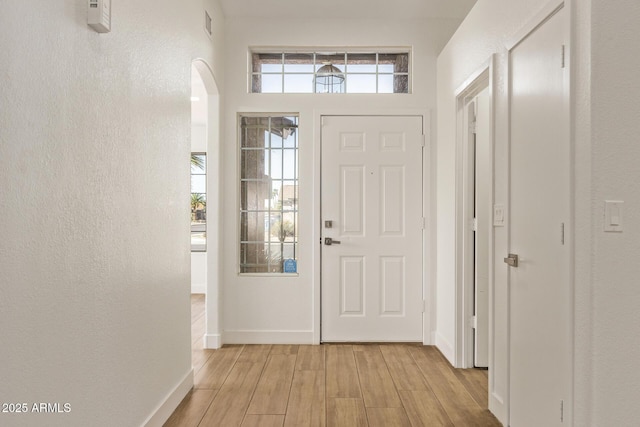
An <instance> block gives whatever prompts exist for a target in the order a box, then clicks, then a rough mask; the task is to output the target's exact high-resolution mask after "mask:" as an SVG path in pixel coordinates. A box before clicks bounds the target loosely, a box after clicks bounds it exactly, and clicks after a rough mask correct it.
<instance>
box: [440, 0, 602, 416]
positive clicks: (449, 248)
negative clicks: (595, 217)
mask: <svg viewBox="0 0 640 427" xmlns="http://www.w3.org/2000/svg"><path fill="white" fill-rule="evenodd" d="M547 3H548V2H542V3H541V2H540V1H537V0H536V1H534V0H518V1H513V0H478V2H477V3H476V5H475V6H474V8H473V9H472V11H471V13H470V14H469V15H468V16H467V18H466V19H465V21H464V22H463V23H462V25H461V26H460V28H459V29H458V31H457V32H456V34H455V35H454V36H453V37H452V39H451V40H450V41H449V43H448V44H447V46H446V47H445V48H444V49H443V52H442V54H441V55H440V56H439V57H438V121H437V123H438V145H437V147H438V148H437V149H438V160H437V161H438V165H439V169H438V178H437V179H438V184H437V186H438V191H437V204H438V237H437V239H438V250H437V257H438V263H437V265H438V272H437V285H436V286H437V295H438V301H437V302H438V318H437V337H438V339H437V340H436V344H437V345H438V346H439V347H441V348H443V349H444V351H445V354H447V356H448V357H449V359H450V361H451V362H453V357H454V356H453V355H454V354H455V346H456V335H455V326H456V318H455V303H456V287H455V283H456V271H455V242H456V234H455V193H454V192H453V191H451V190H452V188H455V179H456V176H455V165H456V105H455V101H456V91H457V90H458V89H461V85H462V84H463V83H465V81H467V79H469V78H470V77H471V76H472V75H473V74H474V73H476V72H478V71H480V70H481V69H482V68H483V67H485V66H486V65H487V64H488V63H489V61H490V60H491V58H492V56H493V55H495V56H494V61H495V62H494V65H495V66H494V74H493V78H494V82H495V87H494V93H493V95H494V96H493V100H492V102H493V117H494V125H495V127H494V129H493V132H494V165H495V173H494V180H495V185H494V203H495V204H502V205H504V206H508V135H509V128H508V50H507V46H508V45H509V43H511V42H512V39H513V38H514V37H515V36H517V35H518V33H519V31H521V29H522V28H523V27H524V26H525V25H527V24H528V23H529V21H531V20H532V19H533V18H534V17H535V16H536V14H537V13H539V12H540V11H541V10H542V9H543V8H544V7H545V6H546V4H547ZM588 3H589V2H570V1H568V2H567V7H569V8H570V10H571V13H572V17H573V22H574V25H575V30H574V38H575V40H574V43H573V44H572V46H570V48H571V49H572V51H571V52H570V55H573V56H572V60H573V61H574V63H573V64H572V66H573V70H572V72H573V84H574V85H576V87H579V88H580V89H581V90H580V92H576V93H579V95H577V97H579V98H580V100H575V105H576V106H577V107H576V108H575V109H574V113H575V116H574V121H575V123H574V133H577V135H576V136H575V137H574V138H584V137H585V136H586V137H588V121H589V104H588V102H585V99H586V100H588V97H589V92H588V91H589V80H588V72H587V71H585V67H588V55H589V54H588V48H589V45H588V40H589V31H590V29H589V27H588V23H589V4H588ZM585 63H586V64H585ZM578 101H580V102H581V103H580V104H579V103H578ZM588 152H589V147H588V141H584V140H582V139H581V140H580V144H579V145H576V147H575V148H574V155H575V157H576V158H577V159H584V158H586V157H587V156H588ZM585 165H586V166H585ZM578 166H579V167H578V169H577V172H576V176H575V178H574V179H575V180H576V182H577V183H579V185H576V191H575V193H574V194H575V199H574V203H575V204H576V206H578V207H580V208H582V207H583V206H584V204H585V200H587V205H588V198H589V194H588V191H589V189H588V186H589V176H590V175H589V171H588V161H587V162H586V163H585V161H584V160H580V162H579V164H578ZM506 218H508V213H507V216H506ZM590 221H591V218H590V217H589V215H585V214H582V211H580V210H578V215H576V216H575V224H574V225H575V227H576V229H579V230H580V233H579V234H576V248H577V251H576V266H581V267H584V268H581V269H578V268H576V282H579V281H581V280H584V279H585V276H586V280H589V279H588V277H589V273H588V271H589V268H590V266H589V264H588V263H589V259H588V257H589V246H588V245H589V244H590V243H591V242H590V241H589V234H588V233H587V234H585V233H584V232H583V231H584V229H585V227H586V229H587V231H588V230H589V225H588V224H590ZM585 224H586V225H585ZM505 225H506V226H505V227H494V229H493V238H494V281H493V284H492V286H493V295H494V300H495V306H494V317H493V322H494V326H495V337H494V341H493V343H492V349H491V353H492V357H493V359H492V362H490V363H492V365H491V368H490V388H491V398H490V407H491V409H492V410H493V411H494V413H495V414H496V415H497V416H498V418H499V419H500V420H501V421H502V422H503V423H506V422H507V421H508V398H509V395H508V342H507V336H508V335H507V334H508V329H507V322H508V295H509V293H508V284H507V274H508V273H507V268H506V267H505V264H504V263H503V262H502V258H503V257H504V256H505V255H506V254H507V253H508V251H507V237H508V235H507V232H508V223H507V224H505ZM575 298H576V301H577V303H579V304H586V303H587V301H588V298H589V288H588V286H585V287H582V288H580V289H578V290H577V291H576V295H575ZM576 307H578V306H576ZM588 316H589V314H588V313H586V312H584V311H580V312H579V315H577V317H576V323H577V324H580V325H583V324H584V325H586V324H588V321H589V319H588ZM588 342H589V341H588V337H586V336H584V334H581V335H579V336H577V337H576V345H579V346H580V347H581V348H583V349H584V348H585V347H586V346H588ZM579 359H580V358H579ZM587 359H588V356H585V357H584V358H583V359H582V361H580V360H577V364H578V365H581V364H585V363H588V362H587ZM581 366H582V365H581ZM576 381H577V382H576V391H575V396H574V397H575V399H576V402H577V403H576V405H577V406H578V405H579V406H581V408H582V407H583V406H584V407H585V408H586V405H587V403H585V402H588V393H589V391H588V390H589V389H588V388H584V387H583V384H584V386H585V387H586V386H587V384H588V383H589V379H588V376H587V377H585V376H583V375H582V376H580V377H579V378H578V377H577V378H576ZM581 419H582V418H579V417H577V418H576V419H575V420H574V421H576V422H577V424H576V425H585V424H581V423H580V422H579V421H580V420H581Z"/></svg>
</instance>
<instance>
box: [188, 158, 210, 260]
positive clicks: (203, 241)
mask: <svg viewBox="0 0 640 427" xmlns="http://www.w3.org/2000/svg"><path fill="white" fill-rule="evenodd" d="M191 250H192V251H194V252H204V251H206V250H207V155H206V154H204V153H191Z"/></svg>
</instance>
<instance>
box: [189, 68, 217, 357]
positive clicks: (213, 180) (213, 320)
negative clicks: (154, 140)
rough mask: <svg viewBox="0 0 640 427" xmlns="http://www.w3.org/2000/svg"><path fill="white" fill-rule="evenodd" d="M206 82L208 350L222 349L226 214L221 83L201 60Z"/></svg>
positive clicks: (206, 315)
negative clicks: (222, 247) (222, 249)
mask: <svg viewBox="0 0 640 427" xmlns="http://www.w3.org/2000/svg"><path fill="white" fill-rule="evenodd" d="M192 65H193V67H195V68H196V70H197V71H198V73H199V74H200V77H201V78H202V81H203V82H204V85H205V88H206V90H207V96H208V103H209V104H208V113H207V114H208V119H207V201H208V202H209V204H210V205H209V212H213V213H214V215H210V216H209V218H208V220H207V237H208V238H207V252H206V253H207V289H206V301H205V325H206V331H205V335H204V337H203V346H204V348H209V349H218V348H220V347H222V344H223V343H222V320H221V319H222V303H221V298H220V295H221V289H220V283H221V282H222V280H221V269H220V241H221V237H220V236H221V235H222V215H220V209H219V206H221V203H220V197H221V196H220V191H221V187H220V181H221V177H222V169H221V167H220V165H221V163H220V158H221V146H220V140H221V138H220V135H221V131H220V130H221V126H220V122H221V121H220V91H219V89H218V83H217V82H216V78H215V76H214V74H213V70H212V69H211V67H210V65H209V64H208V63H207V62H206V61H205V60H204V59H201V58H196V59H194V60H193V61H192Z"/></svg>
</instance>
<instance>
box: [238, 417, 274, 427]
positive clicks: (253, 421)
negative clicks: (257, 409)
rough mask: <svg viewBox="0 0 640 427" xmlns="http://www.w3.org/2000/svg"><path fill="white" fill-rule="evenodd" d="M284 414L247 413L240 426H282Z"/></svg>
mask: <svg viewBox="0 0 640 427" xmlns="http://www.w3.org/2000/svg"><path fill="white" fill-rule="evenodd" d="M283 423H284V415H247V416H245V417H244V421H243V422H242V427H282V425H283Z"/></svg>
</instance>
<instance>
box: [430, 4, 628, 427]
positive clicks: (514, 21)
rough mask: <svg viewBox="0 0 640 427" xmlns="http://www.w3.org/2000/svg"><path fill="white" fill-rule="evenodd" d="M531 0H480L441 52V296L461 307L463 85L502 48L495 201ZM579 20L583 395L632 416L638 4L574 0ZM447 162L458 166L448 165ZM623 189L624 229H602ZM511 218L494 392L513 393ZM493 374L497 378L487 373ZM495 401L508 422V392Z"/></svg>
mask: <svg viewBox="0 0 640 427" xmlns="http://www.w3.org/2000/svg"><path fill="white" fill-rule="evenodd" d="M544 3H546V2H543V4H540V2H538V1H530V0H519V1H513V0H509V1H506V0H479V1H478V3H477V4H476V6H475V8H474V9H473V10H472V12H471V13H470V15H469V16H468V18H467V19H466V20H465V22H463V24H462V25H461V27H460V29H459V31H458V32H457V33H456V34H455V35H454V36H453V38H452V39H451V41H450V42H449V44H448V45H447V46H446V47H445V49H444V50H443V53H442V54H441V56H440V57H439V59H438V163H439V164H440V165H443V166H444V167H442V168H440V169H439V174H438V219H439V223H438V230H439V234H438V265H439V271H438V282H437V290H438V296H439V299H438V304H439V308H440V307H443V308H446V307H453V304H454V301H455V295H454V294H453V289H454V286H453V283H454V279H455V278H454V275H453V266H452V263H451V262H449V259H452V257H451V254H452V250H453V248H452V246H451V244H450V243H451V242H454V241H455V239H454V235H453V231H454V229H453V224H452V223H449V222H448V221H447V218H450V217H452V215H453V212H454V204H453V200H452V199H451V198H449V197H448V193H447V191H448V190H450V188H451V186H452V185H453V183H454V181H453V179H454V175H453V172H452V170H453V169H452V167H453V165H454V164H455V156H454V154H455V151H454V147H455V144H454V142H455V116H454V111H455V106H454V104H453V103H454V99H455V90H456V88H457V87H458V86H459V85H460V84H461V83H462V82H464V81H465V79H466V78H468V76H469V75H470V74H472V73H473V72H475V71H476V69H477V68H479V67H480V66H481V64H483V63H484V62H485V61H487V59H488V58H489V56H490V55H491V54H494V53H495V54H496V55H497V56H496V72H495V75H494V77H495V81H496V82H497V85H496V86H497V87H496V93H495V95H496V96H495V98H494V102H495V111H494V113H495V117H496V128H495V143H496V147H495V162H496V175H495V177H496V187H495V197H496V203H500V202H502V201H504V200H506V194H507V186H506V178H507V170H506V164H507V163H506V159H507V157H506V156H507V150H506V144H507V135H508V128H507V123H508V122H507V111H508V110H507V107H508V106H507V82H508V79H507V74H506V73H507V62H506V61H507V52H506V49H505V45H506V44H507V42H508V41H509V39H510V37H511V36H512V35H513V34H514V33H515V32H517V31H518V30H519V28H520V26H521V25H523V23H524V22H526V21H527V20H528V19H529V18H530V17H531V16H533V15H534V14H535V13H536V12H537V11H538V10H539V9H540V8H541V7H543V6H544ZM567 5H568V6H569V7H570V10H571V14H572V21H573V28H572V33H573V34H572V36H573V40H572V44H571V46H570V51H569V55H570V56H569V57H570V59H571V63H570V66H571V67H572V86H573V97H572V100H571V102H572V109H573V123H572V132H573V141H572V142H573V157H574V165H573V166H574V170H573V179H574V198H573V200H572V202H573V204H574V224H573V225H574V227H573V232H574V236H573V237H574V245H575V259H574V261H573V262H574V270H573V271H574V275H573V279H574V313H573V314H574V325H573V326H574V354H573V356H574V384H573V387H574V399H573V405H572V408H570V409H571V410H572V412H573V423H574V425H579V426H598V425H634V424H635V423H637V420H638V419H639V418H640V407H638V405H637V403H636V402H637V397H638V395H640V371H638V370H637V369H635V365H636V363H637V360H638V358H639V357H640V344H639V342H638V340H637V339H636V337H637V335H638V332H639V331H640V310H638V307H639V306H640V287H638V285H637V284H638V277H639V276H640V264H638V262H637V260H636V258H637V255H638V253H640V228H639V227H638V224H640V189H639V188H638V186H637V185H635V183H637V182H638V181H639V180H640V168H638V166H637V165H638V161H639V160H640V145H639V144H638V142H637V139H638V138H637V135H638V134H640V122H639V121H638V120H637V117H638V116H640V107H639V106H640V104H639V103H638V99H639V98H640V85H639V84H638V80H637V70H638V69H639V68H640V55H638V54H637V51H638V48H637V40H638V36H639V31H638V23H640V4H638V2H637V1H635V0H624V1H621V2H618V3H617V4H616V5H615V7H611V4H610V3H609V2H605V1H604V0H590V1H589V0H585V1H582V0H580V1H567ZM447 165H449V166H451V168H448V167H446V166H447ZM605 200H622V201H624V202H625V203H624V208H623V222H624V224H623V226H624V231H623V232H622V233H606V232H604V228H603V227H604V201H605ZM505 232H506V229H504V228H496V229H495V234H494V237H495V243H496V246H495V255H496V265H495V269H496V275H495V283H494V285H495V295H496V311H495V316H496V318H495V321H496V340H495V341H494V352H495V354H496V360H495V363H496V366H495V369H494V370H493V373H492V375H494V378H493V382H494V384H495V386H494V387H495V389H494V392H495V393H498V397H500V398H502V399H504V398H506V397H507V396H506V393H507V390H506V385H507V378H508V377H507V373H508V366H506V360H501V359H499V355H500V354H504V355H506V354H507V349H508V348H507V342H506V340H505V337H506V332H507V330H506V320H507V317H506V316H507V312H506V308H507V296H508V289H507V282H506V273H505V270H504V266H503V265H502V262H501V260H502V256H504V254H506V253H507V252H506V246H505V245H506V234H505ZM453 326H454V317H453V311H450V310H446V309H445V310H442V309H439V310H438V332H439V333H442V334H443V335H444V336H445V337H447V338H448V339H454V336H453V333H454V330H453ZM490 381H491V379H490ZM495 397H496V396H493V399H492V405H493V408H494V410H497V412H496V413H497V414H498V416H499V418H500V419H501V420H502V421H503V422H504V421H505V420H506V413H505V412H504V411H501V410H500V408H502V407H503V406H502V405H501V404H500V402H499V399H496V398H495Z"/></svg>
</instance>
